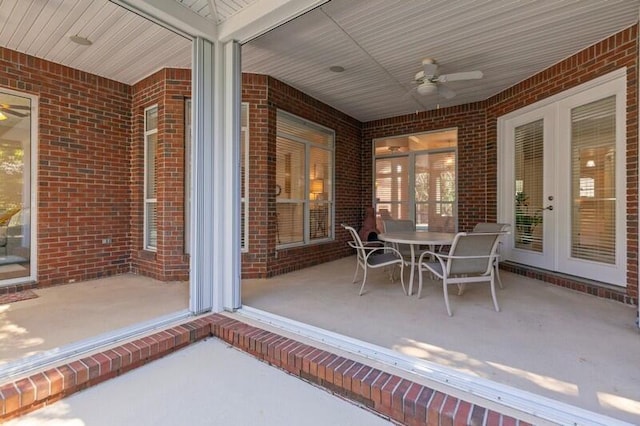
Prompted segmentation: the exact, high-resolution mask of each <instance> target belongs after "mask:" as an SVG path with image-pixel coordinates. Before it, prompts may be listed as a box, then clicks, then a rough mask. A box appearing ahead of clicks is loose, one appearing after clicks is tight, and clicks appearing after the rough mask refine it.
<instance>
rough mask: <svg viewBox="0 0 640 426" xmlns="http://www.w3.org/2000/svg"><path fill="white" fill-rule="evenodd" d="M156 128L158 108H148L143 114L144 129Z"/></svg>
mask: <svg viewBox="0 0 640 426" xmlns="http://www.w3.org/2000/svg"><path fill="white" fill-rule="evenodd" d="M157 128H158V108H151V109H148V110H147V112H146V115H145V129H144V130H145V131H147V132H148V131H149V130H153V129H157Z"/></svg>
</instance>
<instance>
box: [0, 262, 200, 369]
mask: <svg viewBox="0 0 640 426" xmlns="http://www.w3.org/2000/svg"><path fill="white" fill-rule="evenodd" d="M33 292H34V293H36V294H37V295H38V297H37V298H35V299H29V300H23V301H20V302H17V303H10V304H4V305H2V304H0V366H2V365H4V364H6V363H7V362H9V361H13V360H16V359H18V358H22V357H25V356H30V355H35V354H39V353H41V352H43V351H47V350H50V349H53V348H57V347H60V346H64V345H68V344H71V343H74V342H77V341H79V340H83V339H89V338H92V337H95V336H97V335H99V334H103V333H106V332H110V331H113V330H117V329H120V328H123V327H128V326H131V325H133V324H137V323H141V322H144V321H149V320H151V319H154V318H157V317H160V316H162V315H167V314H170V313H173V312H176V311H179V310H184V309H187V308H188V306H189V284H188V283H186V282H162V281H157V280H154V279H151V278H148V277H143V276H138V275H133V274H124V275H118V276H114V277H108V278H100V279H95V280H90V281H83V282H76V283H72V284H65V285H60V286H54V287H49V288H44V289H34V290H33Z"/></svg>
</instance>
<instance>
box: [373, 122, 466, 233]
mask: <svg viewBox="0 0 640 426" xmlns="http://www.w3.org/2000/svg"><path fill="white" fill-rule="evenodd" d="M450 130H456V134H457V132H458V130H459V129H458V128H457V127H447V128H444V129H438V130H428V131H425V132H415V133H406V134H401V135H390V136H385V137H383V138H376V139H373V140H372V143H371V150H372V155H371V158H372V164H371V171H372V173H371V179H372V181H371V187H372V188H375V187H376V160H378V159H385V158H403V157H406V158H407V159H408V163H409V164H408V167H409V177H410V179H409V200H408V203H409V217H408V219H410V220H412V221H413V222H414V223H416V192H415V163H416V156H417V155H424V154H442V153H448V152H453V154H454V155H455V159H456V160H455V161H456V200H455V202H454V203H453V219H454V228H455V229H456V230H457V229H458V180H459V175H458V166H459V164H458V141H457V140H456V146H455V147H451V148H434V149H425V150H421V151H409V152H402V153H394V154H385V155H376V142H377V141H380V140H385V139H392V138H404V137H410V136H415V135H424V134H426V133H441V132H447V131H450ZM371 203H372V205H373V206H376V207H375V209H376V212H377V205H378V200H377V199H376V193H375V190H374V191H373V193H372V194H371Z"/></svg>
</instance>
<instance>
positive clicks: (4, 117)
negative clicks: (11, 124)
mask: <svg viewBox="0 0 640 426" xmlns="http://www.w3.org/2000/svg"><path fill="white" fill-rule="evenodd" d="M6 119H7V116H6V115H4V114H3V113H2V111H0V121H2V120H6Z"/></svg>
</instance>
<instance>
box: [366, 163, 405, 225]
mask: <svg viewBox="0 0 640 426" xmlns="http://www.w3.org/2000/svg"><path fill="white" fill-rule="evenodd" d="M375 174H376V175H375V176H376V177H375V191H376V194H375V195H376V209H377V212H378V216H379V217H380V218H381V220H385V219H411V215H410V212H409V157H407V156H403V157H395V158H379V159H376V170H375ZM380 229H382V228H380Z"/></svg>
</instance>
